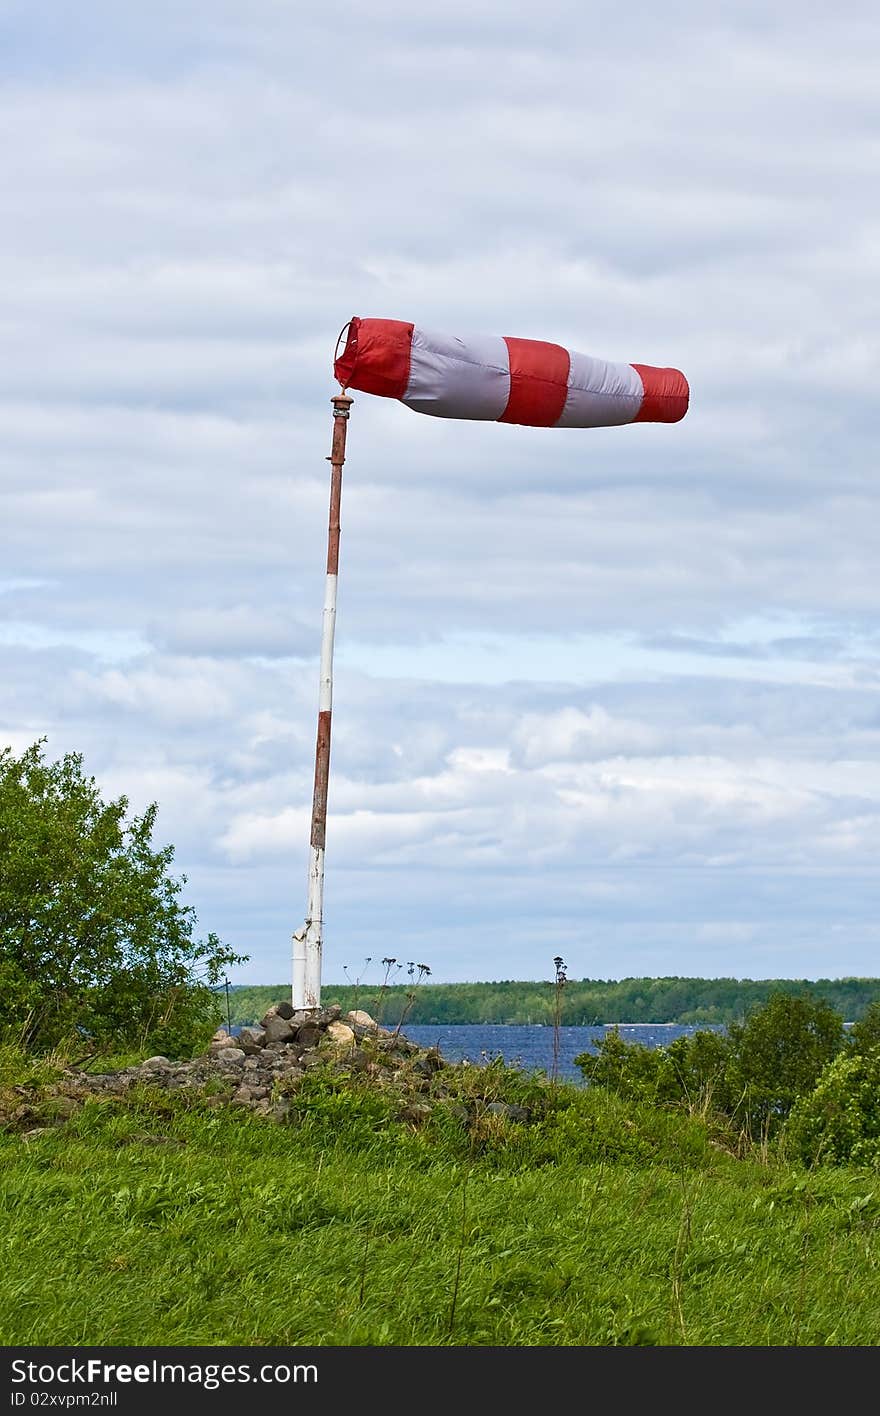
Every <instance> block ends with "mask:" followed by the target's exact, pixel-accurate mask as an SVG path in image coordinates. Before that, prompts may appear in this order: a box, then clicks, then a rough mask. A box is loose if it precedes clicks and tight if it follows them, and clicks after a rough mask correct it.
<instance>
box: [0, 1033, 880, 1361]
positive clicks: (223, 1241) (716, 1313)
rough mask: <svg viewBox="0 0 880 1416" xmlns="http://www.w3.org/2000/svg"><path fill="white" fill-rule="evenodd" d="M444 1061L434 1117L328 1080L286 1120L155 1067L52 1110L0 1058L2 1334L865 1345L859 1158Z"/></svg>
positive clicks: (868, 1340) (872, 1187) (215, 1341)
mask: <svg viewBox="0 0 880 1416" xmlns="http://www.w3.org/2000/svg"><path fill="white" fill-rule="evenodd" d="M441 1076H442V1077H443V1079H444V1080H443V1085H444V1087H445V1088H446V1089H447V1093H448V1101H447V1103H444V1104H443V1105H440V1106H436V1107H435V1110H434V1112H433V1113H432V1114H431V1116H430V1118H429V1120H427V1121H420V1120H419V1119H418V1118H417V1117H415V1118H414V1117H413V1116H412V1114H409V1115H408V1114H407V1111H406V1107H405V1106H404V1105H403V1101H404V1099H403V1098H400V1097H397V1096H395V1095H394V1094H392V1093H389V1092H384V1091H377V1090H376V1089H375V1088H371V1087H369V1086H367V1085H365V1084H364V1083H363V1082H359V1081H358V1079H357V1078H353V1077H347V1078H346V1077H345V1076H337V1077H335V1078H333V1077H326V1076H320V1075H318V1074H315V1075H314V1076H311V1075H310V1076H309V1077H308V1078H306V1079H305V1082H304V1084H303V1086H302V1088H301V1090H300V1091H299V1092H297V1093H296V1095H295V1097H293V1098H292V1101H293V1109H292V1111H291V1114H290V1122H289V1124H284V1125H279V1124H277V1123H275V1122H272V1121H269V1120H266V1119H261V1118H257V1117H254V1116H251V1115H248V1114H244V1113H239V1112H237V1111H236V1110H235V1109H234V1108H229V1107H224V1106H219V1105H217V1104H211V1099H210V1098H206V1099H199V1100H189V1101H184V1099H183V1098H181V1097H178V1096H174V1095H169V1094H167V1093H158V1092H155V1091H151V1090H150V1089H149V1088H144V1089H143V1090H141V1091H140V1092H139V1093H138V1094H136V1095H135V1096H133V1097H130V1098H127V1099H125V1100H124V1101H123V1100H119V1099H116V1100H113V1099H101V1100H94V1101H90V1102H88V1103H86V1104H85V1105H84V1106H83V1107H82V1108H81V1109H79V1110H78V1111H76V1112H75V1113H74V1114H72V1115H67V1116H65V1111H64V1108H61V1110H60V1112H59V1108H58V1099H57V1096H55V1095H53V1092H52V1087H51V1067H49V1066H47V1064H39V1065H38V1066H36V1067H35V1066H33V1065H31V1066H30V1070H28V1065H27V1064H24V1063H22V1062H21V1061H20V1060H19V1061H18V1062H15V1060H14V1059H11V1058H10V1057H9V1056H7V1058H6V1063H5V1074H4V1073H3V1072H2V1071H0V1116H2V1117H3V1118H5V1126H4V1129H3V1132H2V1134H0V1196H2V1206H0V1242H2V1245H3V1253H4V1260H5V1262H4V1271H5V1275H6V1277H5V1281H4V1284H3V1286H2V1291H0V1342H2V1343H3V1344H5V1345H16V1344H24V1345H37V1344H40V1345H49V1346H54V1345H68V1344H69V1345H76V1346H78V1347H81V1346H89V1345H116V1346H126V1345H134V1346H139V1345H149V1344H156V1345H182V1346H183V1345H188V1344H212V1345H227V1344H228V1345H237V1344H242V1345H263V1344H265V1345H308V1344H322V1345H344V1346H345V1345H351V1346H360V1345H368V1346H389V1345H390V1346H410V1345H437V1344H441V1345H442V1344H459V1345H469V1346H476V1345H495V1346H531V1345H542V1346H553V1345H580V1346H595V1345H599V1346H609V1345H617V1344H624V1345H634V1344H635V1345H679V1344H683V1345H687V1346H746V1345H748V1346H774V1345H817V1346H821V1345H826V1344H829V1345H836V1346H856V1345H865V1346H875V1345H876V1343H877V1333H878V1332H880V1276H878V1271H877V1264H876V1245H875V1242H874V1239H875V1235H876V1228H877V1224H878V1222H880V1196H878V1193H877V1184H876V1175H875V1174H874V1173H873V1172H871V1171H860V1170H857V1169H846V1168H837V1169H827V1170H823V1169H817V1170H812V1171H808V1170H804V1169H800V1168H798V1167H796V1166H793V1165H791V1164H788V1163H786V1162H785V1161H784V1160H781V1159H775V1160H773V1159H768V1158H766V1157H765V1159H764V1162H763V1163H762V1161H761V1159H760V1157H759V1156H757V1155H752V1156H751V1157H748V1158H737V1156H736V1155H735V1154H732V1153H730V1151H729V1149H728V1148H727V1142H726V1141H725V1138H724V1136H723V1135H722V1134H720V1133H717V1132H713V1131H712V1129H711V1128H710V1127H709V1126H708V1125H707V1124H705V1123H704V1122H703V1121H702V1120H700V1119H699V1118H698V1117H693V1116H687V1115H684V1114H681V1113H672V1112H667V1111H664V1110H660V1109H658V1108H657V1107H647V1108H646V1107H640V1106H638V1105H635V1104H628V1103H624V1102H622V1101H621V1100H620V1099H619V1098H617V1097H615V1096H613V1095H611V1094H609V1093H607V1092H605V1091H604V1090H602V1089H600V1088H579V1087H569V1086H567V1085H564V1084H559V1085H558V1086H556V1087H553V1086H551V1085H550V1084H548V1082H547V1081H546V1079H544V1080H543V1081H540V1080H537V1079H532V1078H526V1077H523V1076H522V1075H521V1074H518V1073H515V1072H514V1071H512V1070H511V1069H505V1068H503V1067H501V1066H500V1065H497V1064H493V1066H492V1068H490V1069H489V1070H488V1071H483V1069H479V1068H469V1069H468V1068H461V1069H459V1070H457V1071H455V1072H454V1073H453V1072H450V1071H447V1072H444V1073H442V1074H441ZM15 1085H18V1086H19V1087H20V1088H21V1087H24V1088H25V1090H26V1091H27V1093H28V1095H29V1097H30V1103H29V1109H28V1112H27V1116H26V1118H25V1119H22V1118H23V1112H22V1110H21V1106H20V1102H21V1097H22V1095H23V1092H22V1091H21V1090H19V1091H14V1090H13V1087H14V1086H15ZM493 1096H494V1097H498V1098H506V1099H507V1100H508V1101H510V1102H517V1103H524V1104H526V1105H527V1106H529V1107H530V1108H531V1111H532V1117H533V1119H532V1121H531V1122H530V1123H529V1124H523V1123H521V1122H518V1121H516V1120H511V1119H508V1117H506V1116H501V1115H495V1114H493V1113H492V1112H491V1111H490V1110H489V1109H488V1108H489V1106H490V1105H491V1098H492V1097H493ZM462 1099H468V1100H469V1101H470V1104H471V1111H472V1113H473V1107H474V1104H476V1107H477V1112H476V1119H475V1120H472V1122H471V1124H469V1125H465V1124H464V1122H463V1121H462V1119H461V1112H462V1108H461V1101H462ZM214 1102H215V1103H216V1098H215V1099H214Z"/></svg>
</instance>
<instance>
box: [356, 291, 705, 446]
mask: <svg viewBox="0 0 880 1416" xmlns="http://www.w3.org/2000/svg"><path fill="white" fill-rule="evenodd" d="M347 328H348V335H347V338H346V342H345V347H344V349H343V350H342V353H341V354H339V356H338V358H337V359H336V361H335V365H334V372H335V375H336V378H337V379H338V380H339V382H340V384H341V385H342V387H343V389H349V388H354V389H360V390H361V391H362V392H363V393H376V394H379V395H380V396H381V397H383V398H398V399H400V401H401V403H405V404H406V406H407V407H408V408H413V409H415V411H416V412H417V413H430V414H432V415H433V416H434V417H435V418H478V419H483V420H487V421H490V422H496V423H519V424H520V425H525V426H526V427H531V428H609V427H615V426H617V425H619V424H622V423H677V422H679V420H680V419H681V418H683V417H684V415H685V413H686V412H687V408H688V398H689V392H690V391H689V389H688V383H687V379H686V378H685V376H684V374H682V373H680V372H679V370H678V369H655V368H652V367H651V366H650V365H649V364H620V363H609V362H608V361H607V360H605V359H595V358H593V356H592V355H590V354H578V353H576V352H575V351H574V350H568V349H563V348H562V346H561V345H559V344H545V343H544V342H543V341H542V340H539V339H513V338H510V337H508V336H504V337H502V336H500V335H470V336H468V338H466V339H459V338H457V337H456V336H455V335H450V334H437V333H436V332H435V331H434V330H426V329H419V328H417V327H416V326H415V325H412V324H406V323H405V322H404V321H403V320H374V319H365V320H362V319H359V318H358V317H357V316H355V317H354V318H353V319H352V320H350V321H349V324H348V327H347ZM343 333H345V331H343ZM340 339H341V337H340Z"/></svg>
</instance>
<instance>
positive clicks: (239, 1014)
mask: <svg viewBox="0 0 880 1416" xmlns="http://www.w3.org/2000/svg"><path fill="white" fill-rule="evenodd" d="M779 990H781V991H783V992H787V993H799V994H807V995H808V996H809V997H812V998H825V999H826V1000H827V1001H828V1002H829V1003H830V1004H831V1006H832V1007H833V1008H834V1009H835V1010H836V1011H837V1012H839V1013H840V1014H841V1015H842V1016H843V1017H844V1018H845V1019H847V1021H850V1022H854V1021H856V1020H858V1019H859V1018H861V1017H862V1016H863V1014H864V1012H865V1010H866V1008H867V1007H868V1005H869V1004H870V1003H871V1002H872V1001H873V1000H874V999H876V998H880V979H876V978H843V979H818V980H816V979H812V980H811V979H733V978H710V979H705V978H675V977H673V978H625V979H620V980H610V979H570V980H569V982H568V983H567V984H566V985H565V987H564V989H563V991H562V1022H563V1024H591V1023H730V1022H735V1021H737V1020H740V1019H742V1018H743V1017H744V1016H745V1015H746V1013H747V1012H748V1011H749V1009H751V1008H753V1007H755V1006H757V1005H758V1004H760V1003H763V1002H765V1001H766V999H767V998H768V997H769V995H770V994H771V993H773V992H775V991H779ZM289 995H290V985H289V983H288V984H275V985H272V986H261V987H243V988H234V989H232V990H231V991H230V1008H231V1016H232V1022H233V1023H253V1022H256V1020H257V1019H258V1018H260V1017H261V1016H262V1015H263V1013H264V1012H265V1011H266V1008H267V1007H268V1006H269V1004H270V1003H275V1002H277V1001H278V1000H279V999H281V998H287V997H289ZM553 1001H554V991H553V985H552V984H551V983H549V982H547V983H536V982H514V981H508V980H505V981H502V982H496V983H423V984H420V985H419V986H418V987H415V988H413V987H411V986H409V985H407V984H405V983H398V984H392V985H391V986H389V987H386V988H383V987H382V984H381V982H380V981H378V980H377V981H374V982H363V983H361V984H360V985H358V986H355V985H352V984H326V985H325V986H324V990H323V995H322V1002H324V1003H340V1004H341V1005H342V1007H343V1010H345V1011H347V1010H348V1009H349V1008H356V1007H359V1008H366V1009H367V1010H368V1011H370V1012H372V1013H373V1014H374V1016H376V1015H378V1016H380V1017H381V1020H382V1021H383V1022H387V1023H388V1024H389V1025H391V1026H394V1025H396V1023H397V1022H398V1020H399V1018H400V1016H401V1014H402V1013H403V1012H404V1010H406V1018H407V1021H408V1022H411V1023H428V1024H438V1023H439V1024H442V1023H552V1021H553ZM224 1007H225V1001H224Z"/></svg>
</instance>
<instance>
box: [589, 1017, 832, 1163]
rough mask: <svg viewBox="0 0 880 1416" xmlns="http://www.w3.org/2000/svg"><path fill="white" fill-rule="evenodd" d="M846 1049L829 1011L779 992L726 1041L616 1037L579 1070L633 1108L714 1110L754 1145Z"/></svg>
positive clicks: (717, 1037) (698, 1036) (720, 1037)
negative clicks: (651, 1041) (652, 1104)
mask: <svg viewBox="0 0 880 1416" xmlns="http://www.w3.org/2000/svg"><path fill="white" fill-rule="evenodd" d="M853 1031H855V1030H853ZM844 1046H845V1034H844V1027H843V1019H842V1018H841V1016H840V1014H839V1013H837V1012H836V1011H835V1010H834V1008H832V1007H831V1005H830V1004H829V1003H827V1002H826V1001H825V1000H824V999H821V998H820V999H814V998H811V997H809V996H806V995H805V996H796V995H793V994H790V993H787V992H778V993H773V994H771V996H770V997H769V998H768V999H767V1001H766V1003H764V1004H763V1005H762V1006H761V1007H757V1008H755V1009H754V1010H753V1011H752V1012H751V1013H750V1014H749V1016H748V1017H747V1019H746V1021H745V1022H744V1023H731V1024H730V1025H729V1026H728V1028H727V1031H726V1033H723V1034H722V1033H718V1032H710V1031H708V1030H705V1031H704V1030H700V1031H697V1032H695V1033H692V1034H691V1035H690V1036H686V1037H680V1038H677V1039H676V1040H675V1041H674V1042H672V1043H670V1045H669V1046H668V1047H657V1048H648V1047H645V1046H644V1045H642V1044H640V1043H635V1044H632V1043H626V1042H624V1041H623V1040H622V1039H621V1038H620V1036H619V1034H618V1033H617V1031H616V1029H615V1030H612V1031H611V1032H609V1033H608V1034H607V1035H606V1037H605V1038H603V1039H602V1041H601V1042H600V1043H599V1044H598V1050H597V1052H596V1053H588V1052H585V1053H582V1054H581V1055H580V1056H579V1057H576V1058H575V1062H576V1063H577V1065H578V1066H579V1067H580V1069H581V1072H582V1073H583V1075H584V1078H585V1079H586V1080H587V1081H588V1082H591V1083H592V1084H593V1085H597V1086H604V1087H607V1088H608V1089H609V1090H612V1091H616V1092H618V1093H619V1094H620V1095H621V1096H625V1097H629V1098H630V1099H632V1100H641V1101H645V1100H649V1101H656V1102H661V1103H663V1102H666V1103H671V1104H673V1105H681V1106H687V1107H689V1108H698V1109H700V1110H709V1109H711V1110H712V1111H713V1112H715V1113H717V1114H718V1115H721V1116H725V1117H727V1118H729V1120H730V1121H731V1122H733V1123H735V1124H736V1125H737V1127H738V1128H742V1129H744V1130H745V1131H746V1132H747V1133H749V1134H751V1135H752V1136H754V1137H755V1138H756V1139H757V1138H758V1137H759V1136H763V1135H769V1134H771V1133H773V1132H774V1131H776V1130H778V1129H779V1126H780V1124H781V1123H782V1122H783V1121H784V1120H785V1118H786V1117H787V1116H788V1114H789V1112H790V1111H791V1108H792V1106H793V1105H794V1104H795V1102H796V1101H797V1100H798V1098H799V1097H802V1096H806V1095H809V1094H810V1093H811V1092H812V1090H813V1088H814V1087H815V1085H816V1083H817V1081H818V1079H819V1077H820V1075H821V1074H822V1071H823V1068H824V1067H825V1066H826V1065H827V1063H829V1062H830V1061H831V1059H832V1058H834V1057H836V1056H837V1054H838V1053H839V1052H841V1051H842V1049H843V1048H844Z"/></svg>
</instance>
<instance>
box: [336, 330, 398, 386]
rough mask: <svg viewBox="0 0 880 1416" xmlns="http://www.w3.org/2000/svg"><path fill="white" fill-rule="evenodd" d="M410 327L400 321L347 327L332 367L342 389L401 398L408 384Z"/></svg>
mask: <svg viewBox="0 0 880 1416" xmlns="http://www.w3.org/2000/svg"><path fill="white" fill-rule="evenodd" d="M412 334H413V326H412V325H411V324H406V323H404V321H403V320H361V319H358V317H357V315H355V316H354V318H353V319H352V320H351V322H350V324H349V326H348V339H347V340H346V343H345V348H344V349H343V351H342V353H341V354H340V356H339V358H338V359H337V360H336V363H335V364H334V365H333V372H334V374H335V376H336V378H337V379H338V380H339V382H340V383H341V384H342V387H343V388H357V389H360V390H361V392H362V393H377V394H379V395H380V396H382V397H383V398H402V397H403V395H404V394H405V393H406V386H407V384H408V383H409V362H410V354H411V351H412Z"/></svg>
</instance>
